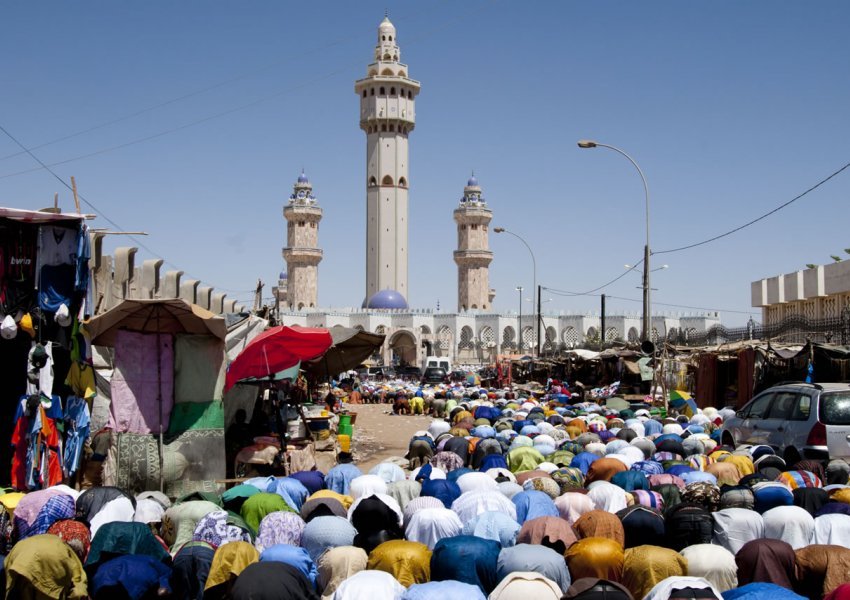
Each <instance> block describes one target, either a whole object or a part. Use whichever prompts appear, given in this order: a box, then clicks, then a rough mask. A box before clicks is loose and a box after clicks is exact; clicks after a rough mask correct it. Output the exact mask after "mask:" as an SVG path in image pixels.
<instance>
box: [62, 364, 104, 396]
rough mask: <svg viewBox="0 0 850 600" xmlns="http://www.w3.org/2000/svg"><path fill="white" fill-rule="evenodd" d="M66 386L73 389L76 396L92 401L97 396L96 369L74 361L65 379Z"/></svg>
mask: <svg viewBox="0 0 850 600" xmlns="http://www.w3.org/2000/svg"><path fill="white" fill-rule="evenodd" d="M72 360H73V359H72ZM65 385H67V386H68V387H70V388H71V390H72V391H73V392H74V395H75V396H79V397H80V398H83V399H84V400H89V401H90V400H91V399H92V398H94V397H95V396H97V385H96V383H95V378H94V368H93V367H92V366H91V365H90V364H88V363H84V362H80V361H73V362H72V363H71V367H70V368H69V369H68V375H67V377H65Z"/></svg>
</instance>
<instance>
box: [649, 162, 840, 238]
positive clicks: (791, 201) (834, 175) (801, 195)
mask: <svg viewBox="0 0 850 600" xmlns="http://www.w3.org/2000/svg"><path fill="white" fill-rule="evenodd" d="M847 168H850V163H847V164H846V165H844V166H843V167H841V168H840V169H838V170H837V171H835V172H834V173H832V174H831V175H829V176H828V177H825V178H824V179H821V180H820V181H818V182H817V183H816V184H815V185H813V186H812V187H810V188H809V189H807V190H806V191H805V192H803V193H802V194H799V195H798V196H795V197H794V198H791V199H790V200H788V201H787V202H785V203H784V204H780V205H779V206H777V207H776V208H774V209H773V210H771V211H768V212H766V213H764V214H763V215H761V216H760V217H757V218H755V219H753V220H752V221H749V222H747V223H744V224H743V225H740V226H739V227H736V228H735V229H730V230H729V231H727V232H726V233H721V234H720V235H716V236H714V237H711V238H708V239H707V240H703V241H701V242H697V243H695V244H688V245H687V246H680V247H679V248H671V249H670V250H654V251H653V252H652V254H670V253H671V252H681V251H682V250H690V249H691V248H696V247H697V246H703V245H705V244H708V243H711V242H714V241H717V240H719V239H720V238H724V237H726V236H728V235H732V234H733V233H737V232H738V231H741V230H742V229H744V228H746V227H749V226H750V225H754V224H755V223H758V222H759V221H761V220H762V219H766V218H767V217H769V216H770V215H772V214H774V213H777V212H779V211H780V210H782V209H783V208H785V207H787V206H790V205H791V204H793V203H794V202H796V201H797V200H799V199H800V198H802V197H803V196H805V195H807V194H808V193H809V192H813V191H814V190H816V189H818V188H819V187H820V186H822V185H823V184H825V183H826V182H827V181H829V180H830V179H832V178H833V177H836V176H837V175H839V174H840V173H841V172H842V171H844V170H845V169H847Z"/></svg>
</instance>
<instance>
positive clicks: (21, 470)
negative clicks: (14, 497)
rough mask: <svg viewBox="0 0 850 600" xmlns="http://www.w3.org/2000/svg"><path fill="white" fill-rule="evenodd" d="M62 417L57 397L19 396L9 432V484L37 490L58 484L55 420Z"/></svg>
mask: <svg viewBox="0 0 850 600" xmlns="http://www.w3.org/2000/svg"><path fill="white" fill-rule="evenodd" d="M61 417H62V406H61V404H60V400H59V397H58V396H53V397H52V398H50V397H48V396H46V395H44V394H31V395H28V396H23V397H22V398H21V401H20V403H19V404H18V410H17V414H16V415H15V428H14V431H13V432H12V440H11V441H12V448H13V451H14V454H13V456H12V478H11V479H12V487H14V488H15V489H18V490H38V489H43V488H47V487H50V486H53V485H57V484H59V483H62V463H61V460H60V455H61V445H60V440H59V431H58V430H57V429H56V419H59V418H61Z"/></svg>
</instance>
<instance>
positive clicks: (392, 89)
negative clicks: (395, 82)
mask: <svg viewBox="0 0 850 600" xmlns="http://www.w3.org/2000/svg"><path fill="white" fill-rule="evenodd" d="M390 96H395V87H391V88H390Z"/></svg>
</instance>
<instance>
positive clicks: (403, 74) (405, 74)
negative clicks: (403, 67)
mask: <svg viewBox="0 0 850 600" xmlns="http://www.w3.org/2000/svg"><path fill="white" fill-rule="evenodd" d="M398 76H399V77H407V73H405V72H404V71H399V72H398Z"/></svg>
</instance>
